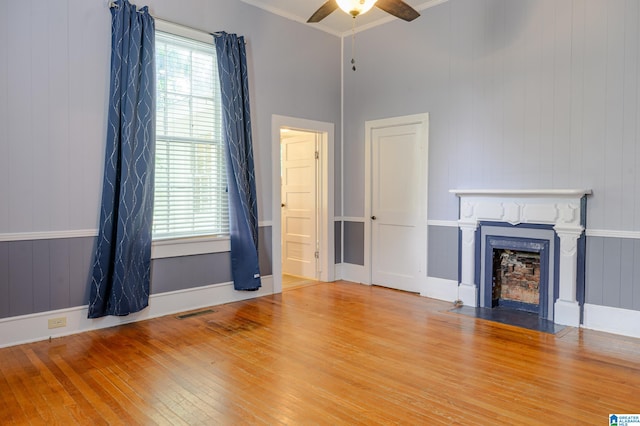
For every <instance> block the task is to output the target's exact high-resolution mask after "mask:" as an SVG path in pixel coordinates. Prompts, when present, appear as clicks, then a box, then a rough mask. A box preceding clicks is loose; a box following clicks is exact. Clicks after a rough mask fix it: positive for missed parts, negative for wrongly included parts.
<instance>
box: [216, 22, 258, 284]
mask: <svg viewBox="0 0 640 426" xmlns="http://www.w3.org/2000/svg"><path fill="white" fill-rule="evenodd" d="M214 40H215V45H216V52H217V58H218V72H219V74H220V87H221V89H220V90H221V94H222V126H223V131H224V140H225V147H226V155H227V180H228V184H229V233H230V235H231V271H232V274H233V284H234V288H235V289H236V290H258V289H259V288H260V286H261V283H260V268H259V266H258V203H257V199H256V178H255V173H254V170H253V146H252V142H251V118H250V115H249V79H248V77H247V54H246V50H245V46H244V37H238V36H237V35H235V34H227V33H224V32H223V33H219V34H216V35H215V36H214Z"/></svg>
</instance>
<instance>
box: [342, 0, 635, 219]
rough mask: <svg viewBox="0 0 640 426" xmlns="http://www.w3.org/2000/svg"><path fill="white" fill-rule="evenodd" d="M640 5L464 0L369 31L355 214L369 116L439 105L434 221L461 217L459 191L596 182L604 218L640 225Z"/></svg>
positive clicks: (355, 115) (348, 155) (354, 88)
mask: <svg viewBox="0 0 640 426" xmlns="http://www.w3.org/2000/svg"><path fill="white" fill-rule="evenodd" d="M639 12H640V2H638V1H636V0H608V1H601V0H574V1H568V0H518V1H512V0H450V1H448V2H446V3H443V4H440V5H438V6H435V7H433V8H430V9H427V10H426V11H424V13H423V16H421V17H420V18H418V19H417V20H415V21H413V22H411V23H406V22H402V21H399V20H396V21H393V22H391V23H388V24H386V25H383V26H380V27H377V28H374V29H371V30H367V31H364V32H362V33H359V34H358V36H357V38H356V52H357V58H356V60H357V62H358V69H357V71H356V72H355V73H354V72H351V71H345V87H346V91H345V123H346V125H345V164H349V167H348V168H347V169H346V170H345V188H344V191H345V197H344V199H345V215H346V216H362V214H363V211H364V206H363V196H362V191H363V188H364V182H363V178H364V165H363V163H362V158H363V154H364V146H363V141H364V134H363V133H364V122H365V120H371V119H378V118H383V117H388V116H395V115H404V114H414V113H421V112H429V113H430V131H431V135H430V148H431V152H430V179H429V182H430V185H429V190H430V192H429V195H430V202H429V219H431V220H455V219H456V218H457V206H458V204H457V199H456V197H455V196H453V195H451V194H449V193H448V192H447V191H448V190H449V189H451V188H465V187H466V188H471V187H473V188H476V187H478V188H503V187H504V188H577V187H580V188H582V187H584V188H591V189H593V191H594V195H593V197H590V199H589V202H588V216H587V217H588V225H589V227H590V228H597V229H613V230H628V231H640V150H638V149H637V148H636V146H637V145H638V137H639V134H638V125H637V123H638V120H639V118H640V104H639V103H638V101H637V100H638V97H639V95H640V85H639V84H638V83H639V80H640V69H639V68H638V67H639V62H638V59H639V54H640V14H639ZM349 43H350V40H348V39H346V40H345V49H344V50H345V60H347V61H348V60H349V59H350V54H351V49H350V45H349Z"/></svg>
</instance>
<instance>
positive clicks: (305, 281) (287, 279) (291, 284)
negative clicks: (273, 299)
mask: <svg viewBox="0 0 640 426" xmlns="http://www.w3.org/2000/svg"><path fill="white" fill-rule="evenodd" d="M318 283H319V281H315V280H311V279H309V278H303V277H296V276H295V275H287V274H282V291H288V290H293V289H295V288H300V287H306V286H309V285H315V284H318Z"/></svg>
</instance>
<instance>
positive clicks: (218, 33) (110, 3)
mask: <svg viewBox="0 0 640 426" xmlns="http://www.w3.org/2000/svg"><path fill="white" fill-rule="evenodd" d="M134 6H136V5H134ZM114 7H115V8H118V7H120V6H119V5H118V4H117V3H116V2H113V1H110V2H109V9H113V8H114ZM136 10H137V11H138V13H139V12H140V11H139V10H138V6H136ZM149 15H151V17H152V18H153V19H155V20H156V21H162V22H165V23H167V24H171V25H178V26H180V27H184V28H186V29H189V30H192V31H198V32H200V33H203V34H210V35H214V36H220V35H222V33H220V32H214V33H212V32H210V31H204V30H201V29H200V28H195V27H190V26H188V25H183V24H177V23H175V22H172V21H167V20H166V19H162V18H158V17H157V16H155V15H153V14H152V13H149ZM244 44H247V41H246V39H245V42H244Z"/></svg>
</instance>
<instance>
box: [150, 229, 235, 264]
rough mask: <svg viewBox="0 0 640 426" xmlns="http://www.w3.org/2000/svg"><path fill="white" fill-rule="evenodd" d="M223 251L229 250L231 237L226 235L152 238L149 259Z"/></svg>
mask: <svg viewBox="0 0 640 426" xmlns="http://www.w3.org/2000/svg"><path fill="white" fill-rule="evenodd" d="M225 251H231V238H230V237H229V236H228V235H203V236H196V237H182V238H166V239H158V240H153V242H152V243H151V259H165V258H168V257H181V256H193V255H197V254H209V253H221V252H225Z"/></svg>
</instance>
